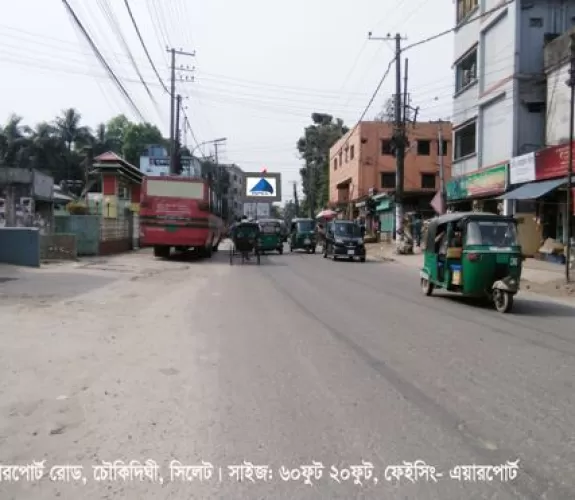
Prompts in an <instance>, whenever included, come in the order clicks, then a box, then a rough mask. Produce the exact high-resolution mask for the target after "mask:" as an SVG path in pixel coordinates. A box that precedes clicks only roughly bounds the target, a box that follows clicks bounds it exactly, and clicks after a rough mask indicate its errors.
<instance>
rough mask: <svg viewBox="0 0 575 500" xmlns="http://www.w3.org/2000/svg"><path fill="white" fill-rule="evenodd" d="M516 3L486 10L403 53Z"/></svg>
mask: <svg viewBox="0 0 575 500" xmlns="http://www.w3.org/2000/svg"><path fill="white" fill-rule="evenodd" d="M514 1H515V0H506V1H505V2H503V3H502V4H500V5H498V6H496V7H493V8H492V9H489V10H486V11H485V12H482V13H481V14H477V15H476V16H475V17H472V18H470V19H468V20H467V21H464V22H462V23H459V24H458V25H457V26H455V27H454V28H450V29H448V30H445V31H442V32H440V33H437V34H435V35H432V36H429V37H427V38H424V39H423V40H419V42H415V43H412V44H411V45H408V46H407V47H404V48H403V50H402V52H405V51H407V50H410V49H413V48H415V47H419V46H420V45H423V44H426V43H429V42H433V41H434V40H437V39H438V38H442V37H444V36H445V35H449V34H450V33H454V32H455V31H458V30H460V29H461V28H463V26H467V25H468V24H472V23H474V22H475V21H478V20H480V19H483V18H484V17H487V16H490V15H491V14H493V13H494V12H497V11H498V10H501V9H504V8H505V7H507V6H508V5H510V4H512V3H513V2H514Z"/></svg>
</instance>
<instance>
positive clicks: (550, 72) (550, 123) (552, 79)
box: [545, 29, 575, 146]
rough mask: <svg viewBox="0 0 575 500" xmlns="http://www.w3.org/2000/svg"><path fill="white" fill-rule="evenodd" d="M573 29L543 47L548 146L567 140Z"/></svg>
mask: <svg viewBox="0 0 575 500" xmlns="http://www.w3.org/2000/svg"><path fill="white" fill-rule="evenodd" d="M573 32H575V29H573V30H571V31H569V32H567V33H565V34H564V35H562V36H561V37H559V38H557V39H555V40H553V41H552V42H551V43H549V44H548V45H547V46H546V47H545V72H546V75H547V109H548V112H547V113H548V115H547V124H546V130H545V140H546V143H547V145H548V146H555V145H557V144H563V143H565V142H568V141H569V115H570V106H571V95H570V89H569V87H568V86H567V85H566V84H565V82H566V81H567V80H568V78H569V57H570V44H571V42H570V35H571V33H573Z"/></svg>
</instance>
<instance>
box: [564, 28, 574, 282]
mask: <svg viewBox="0 0 575 500" xmlns="http://www.w3.org/2000/svg"><path fill="white" fill-rule="evenodd" d="M567 85H568V86H569V87H570V88H571V100H570V103H571V104H570V106H569V168H568V170H567V214H566V215H567V228H566V229H567V231H566V245H567V247H566V252H565V281H566V282H567V283H569V282H570V281H571V225H572V224H573V190H572V187H573V182H572V179H571V177H572V175H573V138H574V137H573V136H574V128H575V110H574V109H573V107H574V106H575V33H572V34H571V68H570V69H569V80H568V81H567Z"/></svg>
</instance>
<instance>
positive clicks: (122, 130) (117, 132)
mask: <svg viewBox="0 0 575 500" xmlns="http://www.w3.org/2000/svg"><path fill="white" fill-rule="evenodd" d="M130 125H131V122H130V120H128V119H127V118H126V115H118V116H115V117H114V118H112V119H111V120H110V121H108V123H107V124H106V134H105V138H106V141H107V143H108V144H109V145H110V148H109V149H108V151H114V152H116V153H118V154H121V153H122V151H123V149H124V138H125V136H126V131H127V129H128V127H129V126H130Z"/></svg>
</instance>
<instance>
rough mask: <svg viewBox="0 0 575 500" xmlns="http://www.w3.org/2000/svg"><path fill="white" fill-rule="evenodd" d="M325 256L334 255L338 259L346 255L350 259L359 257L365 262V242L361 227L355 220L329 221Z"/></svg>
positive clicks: (334, 258)
mask: <svg viewBox="0 0 575 500" xmlns="http://www.w3.org/2000/svg"><path fill="white" fill-rule="evenodd" d="M325 240H326V241H325V245H324V248H323V258H324V259H327V258H328V257H332V258H333V260H336V259H337V258H339V257H344V258H347V259H349V260H354V259H355V258H359V260H360V262H365V244H364V241H363V238H362V236H361V228H360V227H359V225H357V224H356V223H355V222H354V221H350V220H334V221H332V222H329V223H328V225H327V230H326V234H325Z"/></svg>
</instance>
